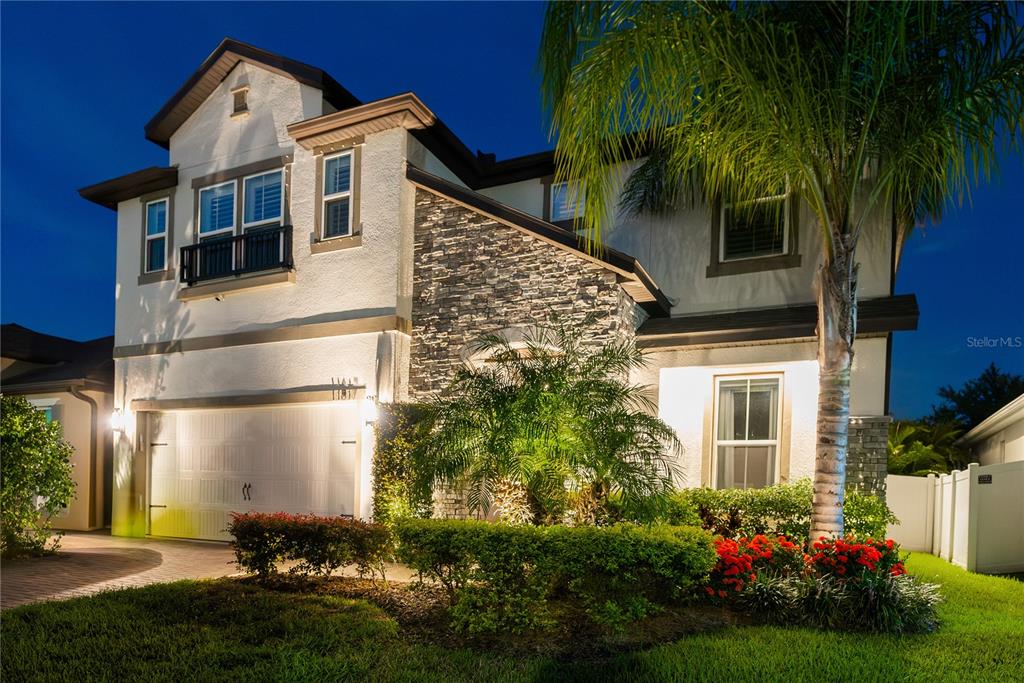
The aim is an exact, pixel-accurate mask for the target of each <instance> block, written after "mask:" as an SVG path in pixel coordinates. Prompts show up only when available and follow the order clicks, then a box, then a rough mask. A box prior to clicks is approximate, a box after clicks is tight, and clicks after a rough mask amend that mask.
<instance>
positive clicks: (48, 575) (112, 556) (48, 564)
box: [0, 532, 238, 609]
mask: <svg viewBox="0 0 1024 683" xmlns="http://www.w3.org/2000/svg"><path fill="white" fill-rule="evenodd" d="M237 571H238V570H237V568H236V567H235V556H234V553H232V552H231V550H230V549H229V548H228V545H227V544H226V543H205V542H202V541H167V540H156V539H149V538H120V537H116V536H111V535H110V534H109V533H101V532H94V533H79V532H68V533H66V534H65V535H64V538H63V539H61V548H60V552H58V553H57V554H56V555H50V556H46V557H38V558H22V559H17V560H5V561H4V562H3V564H2V565H0V609H7V608H8V607H15V606H17V605H24V604H26V603H30V602H41V601H44V600H62V599H65V598H73V597H77V596H79V595H92V594H93V593H99V592H100V591H104V590H110V589H113V588H128V587H133V586H146V585H149V584H151V583H162V582H165V581H177V580H179V579H209V578H216V577H220V576H227V575H229V574H234V573H236V572H237Z"/></svg>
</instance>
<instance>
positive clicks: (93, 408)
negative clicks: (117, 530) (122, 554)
mask: <svg viewBox="0 0 1024 683" xmlns="http://www.w3.org/2000/svg"><path fill="white" fill-rule="evenodd" d="M113 349H114V338H113V337H103V338H101V339H94V340H92V341H86V342H79V341H74V340H72V339H63V338H61V337H53V336H51V335H48V334H42V333H40V332H35V331H33V330H30V329H28V328H25V327H22V326H21V325H15V324H14V323H10V324H7V325H3V326H2V327H0V391H2V392H3V393H5V394H19V395H23V396H24V397H25V398H26V399H28V401H29V403H31V404H32V405H33V406H35V407H36V408H37V409H38V410H41V411H43V412H45V413H46V416H47V417H48V418H49V419H51V420H56V421H57V422H60V424H61V427H62V428H63V431H64V439H65V440H66V441H67V442H68V443H70V444H71V445H72V446H73V447H74V449H75V452H74V455H72V456H71V464H72V466H73V468H74V469H73V474H72V476H73V477H74V480H75V499H74V500H73V501H72V502H71V505H69V506H68V507H67V508H66V509H65V510H63V511H62V512H61V513H60V514H58V515H57V516H56V517H55V518H54V519H53V525H54V526H55V527H56V528H58V529H74V530H79V531H81V530H88V529H98V528H100V527H104V526H107V525H109V524H110V512H111V509H110V485H111V480H112V478H113V474H112V469H111V466H112V462H113V444H112V441H111V434H110V427H109V424H108V422H109V418H110V412H111V410H112V408H113V405H114V361H113V360H112V359H111V353H112V351H113Z"/></svg>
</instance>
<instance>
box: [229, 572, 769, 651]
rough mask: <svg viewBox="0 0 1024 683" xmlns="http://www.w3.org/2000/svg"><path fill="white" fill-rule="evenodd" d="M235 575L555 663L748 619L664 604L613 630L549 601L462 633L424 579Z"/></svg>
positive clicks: (410, 628) (408, 628) (414, 630)
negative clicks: (488, 630)
mask: <svg viewBox="0 0 1024 683" xmlns="http://www.w3.org/2000/svg"><path fill="white" fill-rule="evenodd" d="M238 580H240V581H244V582H252V583H255V584H257V585H259V586H261V587H263V588H266V589H268V590H273V591H282V592H303V593H315V594H320V595H337V596H341V597H346V598H354V599H361V600H366V601H367V602H370V603H372V604H374V605H376V606H377V607H379V608H381V609H382V610H383V611H384V612H386V613H387V614H388V615H390V616H391V617H392V618H394V619H395V621H396V622H398V624H399V627H400V628H401V629H402V632H403V635H404V637H406V638H407V639H408V640H410V641H412V642H418V643H424V644H431V645H440V646H444V647H450V648H463V647H468V648H472V649H474V650H486V651H492V652H501V653H506V654H510V655H516V656H534V655H540V656H546V657H552V658H555V659H559V660H573V661H579V660H588V659H603V658H605V657H608V656H611V655H615V654H621V653H624V652H631V651H636V650H644V649H648V648H651V647H655V646H657V645H661V644H664V643H671V642H675V641H676V640H679V639H680V638H682V637H685V636H687V635H692V634H695V633H705V632H708V631H716V630H719V629H723V628H727V627H729V626H736V625H741V624H746V623H749V620H748V619H746V618H744V617H743V616H742V615H737V614H735V613H733V612H730V611H729V610H726V609H724V608H721V607H714V606H711V605H706V604H693V605H685V606H680V607H676V608H672V609H666V610H664V611H661V612H659V613H656V614H654V615H651V616H649V617H647V618H645V619H642V620H640V621H638V622H635V623H633V624H630V625H629V627H628V628H626V629H623V630H622V631H621V632H613V631H610V630H608V629H605V628H602V627H601V626H599V625H597V624H594V623H593V622H592V621H591V620H590V619H588V618H587V615H586V614H585V613H584V611H583V609H582V608H580V607H578V606H576V605H573V604H571V603H568V602H560V601H553V602H551V603H549V606H550V609H551V614H552V616H553V617H554V623H553V624H552V625H551V626H550V627H549V628H545V629H539V630H531V631H526V632H523V633H497V634H486V635H481V634H469V633H465V632H461V631H457V630H455V629H454V628H453V627H452V625H451V620H450V619H449V617H448V596H447V594H446V593H445V591H444V590H443V589H442V588H441V587H440V586H437V585H433V584H429V583H399V582H394V581H391V582H388V583H384V582H374V581H370V580H367V579H357V578H350V577H342V576H332V577H305V576H297V575H288V574H277V575H274V576H271V577H269V578H268V579H265V580H257V579H255V578H254V577H246V578H242V579H238Z"/></svg>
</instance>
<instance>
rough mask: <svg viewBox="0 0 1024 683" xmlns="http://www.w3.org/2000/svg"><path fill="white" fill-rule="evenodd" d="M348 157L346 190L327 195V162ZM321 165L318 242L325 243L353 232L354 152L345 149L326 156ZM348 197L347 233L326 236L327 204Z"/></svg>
mask: <svg viewBox="0 0 1024 683" xmlns="http://www.w3.org/2000/svg"><path fill="white" fill-rule="evenodd" d="M344 156H347V157H348V173H349V176H348V189H347V190H345V191H344V192H335V193H333V194H327V162H328V161H330V160H331V159H337V158H339V157H344ZM321 163H323V177H322V178H321V180H320V182H322V183H323V185H322V186H321V187H320V193H321V194H322V195H323V196H322V197H320V240H321V241H323V242H326V241H327V240H335V239H341V238H343V237H351V236H352V235H353V234H354V232H353V227H354V226H353V225H352V201H353V199H352V186H353V184H354V183H355V179H354V178H353V176H354V175H355V173H356V156H355V153H354V150H352V149H346V150H342V151H340V152H337V153H335V154H326V155H324V158H323V160H322V162H321ZM345 197H348V232H346V233H344V234H341V235H328V234H327V202H331V201H336V200H338V199H344V198H345Z"/></svg>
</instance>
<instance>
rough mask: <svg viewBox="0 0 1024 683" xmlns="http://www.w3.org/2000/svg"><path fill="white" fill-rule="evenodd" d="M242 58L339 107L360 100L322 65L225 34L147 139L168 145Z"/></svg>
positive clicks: (148, 129) (150, 125) (159, 114)
mask: <svg viewBox="0 0 1024 683" xmlns="http://www.w3.org/2000/svg"><path fill="white" fill-rule="evenodd" d="M241 61H246V62H251V63H253V64H256V65H258V66H260V67H262V68H265V69H267V70H269V71H272V72H274V73H277V74H280V75H282V76H287V77H289V78H292V79H295V80H296V81H298V82H299V83H303V84H305V85H309V86H312V87H314V88H317V89H319V90H321V91H322V92H323V94H324V99H325V100H327V101H328V102H329V103H330V104H331V105H332V106H333V107H335V108H337V109H346V108H348V107H353V106H355V105H358V104H360V101H359V99H358V98H357V97H356V96H355V95H353V94H352V93H350V92H349V91H348V90H346V89H345V88H344V87H342V86H341V84H340V83H338V82H337V81H336V80H334V79H333V78H331V76H330V75H329V74H327V73H326V72H324V71H323V70H321V69H318V68H316V67H314V66H310V65H308V64H303V63H302V62H297V61H295V60H293V59H288V58H287V57H283V56H281V55H277V54H274V53H272V52H267V51H266V50H261V49H260V48H258V47H255V46H253V45H249V44H248V43H243V42H241V41H238V40H234V39H232V38H225V39H224V40H222V41H221V43H220V45H218V46H217V49H215V50H214V51H213V52H212V53H211V54H210V56H209V57H207V58H206V59H205V60H204V61H203V63H202V64H200V65H199V68H198V69H197V70H196V71H195V73H193V74H192V75H191V76H190V77H189V78H188V80H186V81H185V83H184V84H183V85H182V86H181V87H180V88H178V91H177V92H175V93H174V95H172V96H171V98H170V99H169V100H167V102H166V103H165V104H164V106H163V107H161V108H160V111H158V112H157V113H156V115H155V116H154V117H153V118H152V119H150V121H149V123H147V124H146V128H145V130H146V139H147V140H150V141H152V142H155V143H156V144H158V145H160V146H161V147H163V148H165V149H167V148H168V147H169V145H170V139H171V136H172V135H173V134H174V132H175V131H176V130H178V128H179V127H180V126H181V125H182V124H183V123H184V122H185V121H186V120H187V119H188V117H189V116H191V115H192V114H193V113H194V112H195V111H196V110H197V109H198V108H199V106H200V105H201V104H202V103H203V102H205V101H206V98H207V97H209V96H210V95H211V94H212V93H213V91H214V90H215V89H216V88H217V86H218V85H220V83H221V81H223V80H224V79H225V78H226V77H227V75H228V74H229V73H231V70H232V69H234V68H235V66H236V65H237V64H238V63H239V62H241Z"/></svg>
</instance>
